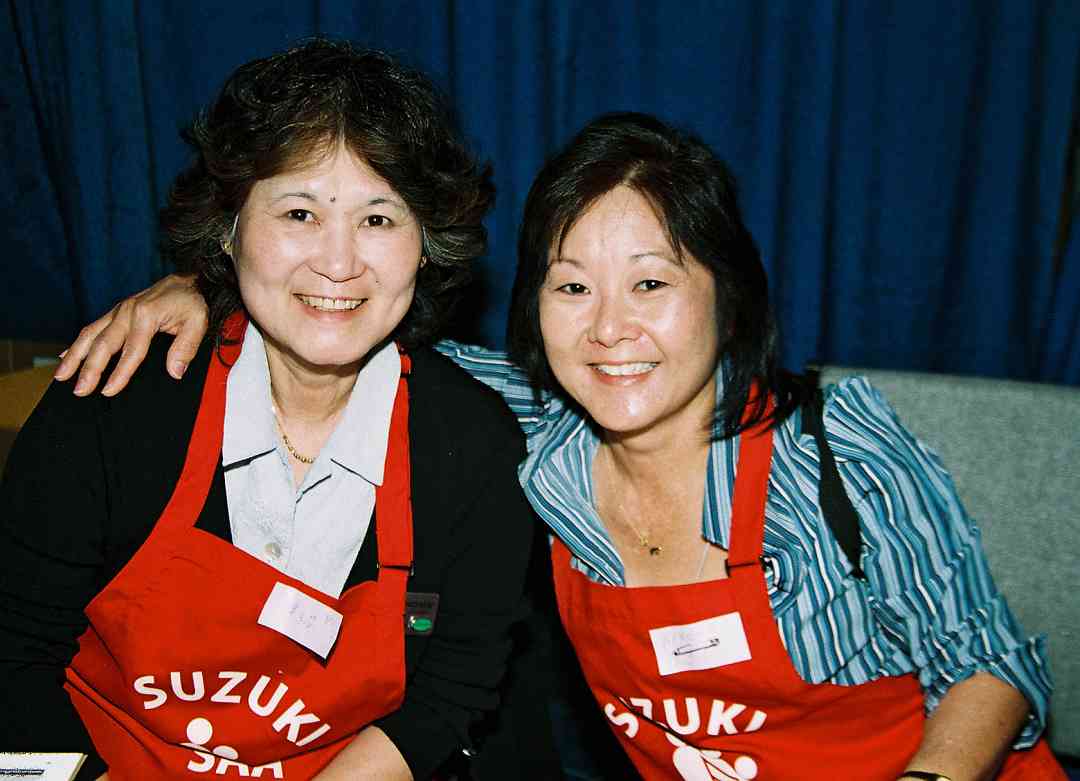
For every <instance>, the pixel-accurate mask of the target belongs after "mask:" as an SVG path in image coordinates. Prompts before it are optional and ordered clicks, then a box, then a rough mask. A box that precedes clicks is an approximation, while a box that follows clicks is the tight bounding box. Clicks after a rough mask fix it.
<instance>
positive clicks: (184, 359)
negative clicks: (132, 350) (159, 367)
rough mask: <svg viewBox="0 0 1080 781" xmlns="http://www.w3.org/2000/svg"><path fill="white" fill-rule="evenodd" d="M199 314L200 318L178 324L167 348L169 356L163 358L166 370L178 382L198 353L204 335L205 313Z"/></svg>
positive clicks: (205, 325)
mask: <svg viewBox="0 0 1080 781" xmlns="http://www.w3.org/2000/svg"><path fill="white" fill-rule="evenodd" d="M201 314H202V316H201V317H195V316H193V317H192V318H191V319H189V320H185V321H184V322H183V323H181V324H180V330H179V331H177V334H176V338H175V339H173V343H172V345H170V346H169V354H168V355H167V356H166V357H165V367H166V369H168V372H169V374H171V375H172V376H173V377H175V378H176V379H178V380H179V379H180V378H181V377H183V376H184V372H185V371H187V367H188V364H189V363H191V360H192V358H194V357H195V353H196V352H198V350H199V344H201V342H202V338H203V334H205V333H206V327H207V317H206V313H205V311H203V312H201Z"/></svg>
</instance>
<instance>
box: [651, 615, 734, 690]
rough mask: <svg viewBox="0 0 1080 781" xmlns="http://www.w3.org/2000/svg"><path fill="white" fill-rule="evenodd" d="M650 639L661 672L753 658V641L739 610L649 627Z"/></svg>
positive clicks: (705, 666) (669, 673) (705, 668)
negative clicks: (749, 642)
mask: <svg viewBox="0 0 1080 781" xmlns="http://www.w3.org/2000/svg"><path fill="white" fill-rule="evenodd" d="M649 639H650V640H652V645H653V652H654V653H655V654H656V666H657V668H658V669H659V670H660V674H661V675H672V674H674V673H681V672H686V671H687V670H712V669H713V668H716V667H723V666H725V665H728V664H735V663H736V662H745V661H747V660H749V659H750V645H749V644H748V643H747V642H746V631H745V630H744V629H743V623H742V617H741V616H740V615H739V614H738V613H725V614H724V615H722V616H714V617H713V618H706V619H705V620H704V621H696V622H694V623H693V624H682V625H681V626H661V627H657V628H656V629H650V630H649Z"/></svg>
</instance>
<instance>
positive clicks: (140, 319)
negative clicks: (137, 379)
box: [99, 307, 157, 396]
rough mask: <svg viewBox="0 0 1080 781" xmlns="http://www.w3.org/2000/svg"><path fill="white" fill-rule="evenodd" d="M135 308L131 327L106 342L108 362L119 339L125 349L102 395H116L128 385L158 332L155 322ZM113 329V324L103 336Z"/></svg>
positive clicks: (130, 320)
mask: <svg viewBox="0 0 1080 781" xmlns="http://www.w3.org/2000/svg"><path fill="white" fill-rule="evenodd" d="M133 310H134V311H133V312H132V314H131V316H130V319H129V329H128V330H127V331H126V332H125V333H124V334H123V335H121V336H119V337H117V336H115V335H114V336H113V338H112V342H106V343H105V344H106V347H107V348H108V349H109V352H108V355H107V356H106V358H105V360H106V362H107V361H108V360H109V358H110V357H112V355H113V354H114V353H115V352H116V349H113V347H112V345H113V344H115V343H117V341H118V342H119V345H120V348H121V349H122V350H123V351H122V352H121V353H120V360H118V361H117V362H116V366H114V367H113V370H112V374H110V375H109V379H108V381H107V382H106V383H105V387H103V388H102V389H101V395H102V396H114V395H116V394H117V393H119V392H120V391H122V390H123V389H124V388H125V387H126V386H127V384H128V381H129V380H131V376H132V375H133V374H135V370H136V369H137V368H139V364H140V363H142V362H143V358H145V357H146V352H147V350H149V349H150V341H151V340H152V339H153V338H154V334H155V333H157V325H156V324H155V323H152V322H151V321H150V320H149V319H148V318H147V317H146V316H145V315H143V314H141V310H139V309H138V307H133ZM111 330H112V326H110V327H109V328H107V329H105V331H104V332H102V336H105V335H106V334H109V332H110V331H111ZM99 338H100V337H99Z"/></svg>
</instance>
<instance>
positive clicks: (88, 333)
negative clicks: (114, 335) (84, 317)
mask: <svg viewBox="0 0 1080 781" xmlns="http://www.w3.org/2000/svg"><path fill="white" fill-rule="evenodd" d="M118 308H119V307H116V306H114V307H113V308H112V309H110V310H109V311H108V312H106V313H105V314H104V315H102V316H101V317H99V318H98V319H97V320H95V321H94V322H92V323H90V325H88V326H86V327H84V328H83V329H82V330H81V331H79V335H78V336H77V337H76V338H75V341H74V342H72V343H71V346H70V347H68V348H67V349H66V350H64V352H62V353H60V365H59V366H57V367H56V372H55V373H54V374H53V378H54V379H57V380H60V381H61V382H63V381H64V380H67V379H69V378H70V377H71V375H73V374H74V373H75V370H76V369H78V368H79V364H81V363H82V362H83V359H84V358H86V356H87V354H88V353H89V352H90V348H91V346H92V345H93V344H94V340H95V339H97V336H98V334H100V333H101V332H102V331H104V330H105V329H106V328H107V327H108V326H109V324H110V323H111V322H112V320H113V318H114V317H115V316H116V310H117V309H118Z"/></svg>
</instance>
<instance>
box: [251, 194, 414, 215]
mask: <svg viewBox="0 0 1080 781" xmlns="http://www.w3.org/2000/svg"><path fill="white" fill-rule="evenodd" d="M286 198H303V199H304V200H305V201H312V202H313V203H318V202H319V197H318V196H317V195H315V194H314V193H309V192H307V191H306V190H290V191H289V192H287V193H281V194H280V195H275V196H274V197H273V198H272V199H271V200H270V203H277V202H278V201H283V200H285V199H286ZM383 204H388V205H390V206H393V207H395V208H397V209H402V210H404V209H405V208H406V207H405V204H404V203H402V202H401V201H399V200H397V199H396V198H392V197H390V196H388V195H377V196H375V197H374V198H372V199H371V200H369V201H368V202H367V203H364V204H361V208H363V207H367V206H382V205H383Z"/></svg>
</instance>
